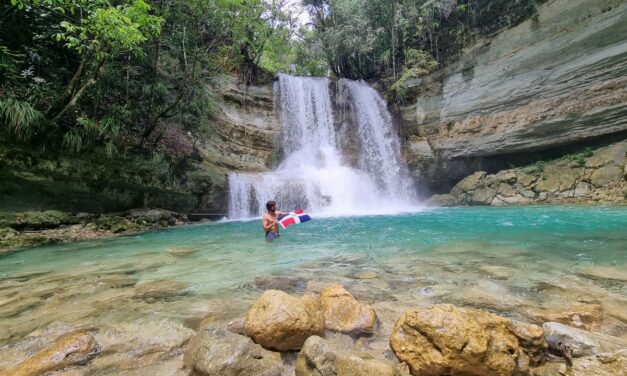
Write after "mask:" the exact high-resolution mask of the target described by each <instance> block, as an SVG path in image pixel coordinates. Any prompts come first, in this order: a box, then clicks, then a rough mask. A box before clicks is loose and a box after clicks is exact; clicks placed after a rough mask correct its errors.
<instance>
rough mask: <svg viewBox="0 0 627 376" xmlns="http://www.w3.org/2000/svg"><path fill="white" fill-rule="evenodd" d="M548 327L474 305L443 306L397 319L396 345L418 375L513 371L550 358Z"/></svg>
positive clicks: (525, 370)
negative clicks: (518, 320)
mask: <svg viewBox="0 0 627 376" xmlns="http://www.w3.org/2000/svg"><path fill="white" fill-rule="evenodd" d="M546 346H547V345H546V342H545V341H544V332H543V330H542V328H540V327H538V326H536V325H530V324H522V323H517V322H514V321H512V320H509V319H506V318H504V317H500V316H497V315H495V314H492V313H488V312H484V311H481V310H477V309H472V308H458V307H455V306H453V305H450V304H437V305H434V306H433V307H431V308H429V309H421V308H416V309H411V310H408V311H406V312H405V313H404V314H403V315H402V316H401V317H400V319H399V320H398V321H397V322H396V324H395V326H394V329H393V330H392V335H391V337H390V347H391V348H392V351H393V352H394V354H395V355H396V357H397V358H398V359H400V360H401V361H402V362H405V363H407V365H408V366H409V369H410V371H411V373H412V374H413V375H477V376H490V375H513V374H519V373H528V372H529V367H530V366H534V365H538V364H540V363H541V362H542V361H543V360H544V354H545V352H546Z"/></svg>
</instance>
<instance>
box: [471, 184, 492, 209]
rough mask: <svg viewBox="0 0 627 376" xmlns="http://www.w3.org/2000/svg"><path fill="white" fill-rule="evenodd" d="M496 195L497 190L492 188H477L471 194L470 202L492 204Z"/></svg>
mask: <svg viewBox="0 0 627 376" xmlns="http://www.w3.org/2000/svg"><path fill="white" fill-rule="evenodd" d="M494 196H496V192H495V191H494V189H492V188H479V189H476V190H475V191H474V192H473V193H472V196H470V201H469V204H471V205H490V204H491V203H492V200H493V199H494Z"/></svg>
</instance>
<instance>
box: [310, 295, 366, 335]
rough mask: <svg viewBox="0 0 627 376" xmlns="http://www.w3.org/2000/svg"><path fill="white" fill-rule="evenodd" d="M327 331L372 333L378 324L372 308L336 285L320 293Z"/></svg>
mask: <svg viewBox="0 0 627 376" xmlns="http://www.w3.org/2000/svg"><path fill="white" fill-rule="evenodd" d="M320 301H321V302H322V308H323V310H324V318H325V327H326V329H329V330H333V331H336V332H342V333H352V334H359V333H371V332H372V331H373V329H374V327H375V325H376V323H377V315H376V313H375V311H374V309H373V308H372V307H369V306H366V305H364V304H361V303H359V302H358V301H357V299H355V298H354V297H353V296H352V295H351V293H350V292H348V291H346V289H344V288H343V287H342V286H339V285H336V286H332V287H328V288H325V289H323V290H322V291H321V292H320Z"/></svg>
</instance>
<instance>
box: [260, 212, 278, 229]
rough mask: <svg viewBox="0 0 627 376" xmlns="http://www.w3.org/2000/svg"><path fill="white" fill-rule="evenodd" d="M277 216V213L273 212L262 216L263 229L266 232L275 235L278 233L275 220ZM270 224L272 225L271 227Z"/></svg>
mask: <svg viewBox="0 0 627 376" xmlns="http://www.w3.org/2000/svg"><path fill="white" fill-rule="evenodd" d="M279 213H280V212H279ZM278 215H279V214H278V213H277V212H275V213H266V214H264V215H263V228H264V230H266V231H274V232H276V233H278V232H279V224H278V223H277V222H276V219H277V217H278ZM273 222H274V223H273ZM270 224H272V226H271V225H270ZM268 228H269V229H268Z"/></svg>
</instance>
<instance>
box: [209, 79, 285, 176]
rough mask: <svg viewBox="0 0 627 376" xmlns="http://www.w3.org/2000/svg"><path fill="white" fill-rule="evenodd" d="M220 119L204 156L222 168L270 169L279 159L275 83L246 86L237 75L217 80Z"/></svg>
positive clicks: (216, 115) (214, 89) (214, 87)
mask: <svg viewBox="0 0 627 376" xmlns="http://www.w3.org/2000/svg"><path fill="white" fill-rule="evenodd" d="M212 91H213V92H215V93H216V96H215V99H216V106H217V111H216V113H215V114H214V117H215V119H216V120H217V122H218V126H216V127H215V128H214V129H215V135H214V136H212V137H210V138H209V139H208V140H206V141H205V142H204V144H203V148H202V150H201V153H202V154H203V157H204V158H205V159H206V160H207V161H209V162H211V163H213V164H215V165H217V166H219V167H222V168H226V169H228V170H242V171H267V170H268V169H269V168H270V167H272V164H274V163H275V162H276V158H277V153H276V146H277V145H279V144H280V142H279V141H280V140H279V136H280V132H281V124H280V122H279V121H278V118H277V117H276V114H275V112H274V102H273V95H274V94H273V84H272V83H268V84H266V85H263V86H246V85H244V84H242V83H238V82H237V81H235V80H233V79H226V80H222V81H220V82H216V83H215V85H214V86H213V87H212Z"/></svg>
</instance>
